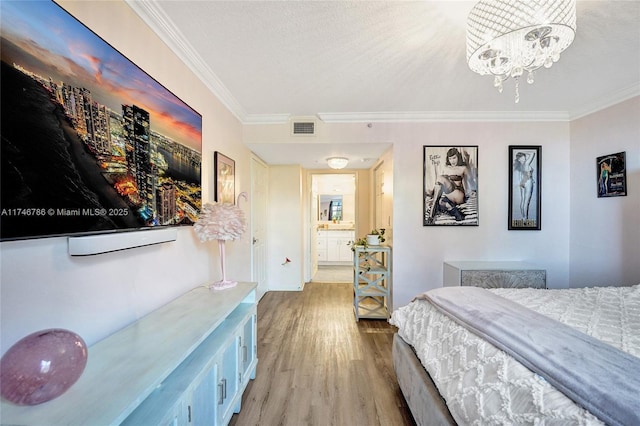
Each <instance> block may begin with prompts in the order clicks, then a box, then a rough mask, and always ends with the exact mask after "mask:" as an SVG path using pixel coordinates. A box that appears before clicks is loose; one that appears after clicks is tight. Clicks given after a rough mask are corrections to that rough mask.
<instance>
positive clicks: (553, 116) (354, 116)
mask: <svg viewBox="0 0 640 426" xmlns="http://www.w3.org/2000/svg"><path fill="white" fill-rule="evenodd" d="M318 117H320V118H321V119H322V121H324V122H326V123H362V122H365V123H372V122H380V123H400V122H403V123H423V122H443V121H445V122H446V121H465V122H469V121H485V122H486V121H499V122H503V121H569V120H570V117H569V113H567V112H565V111H519V112H514V111H428V112H427V111H425V112H362V113H319V114H318Z"/></svg>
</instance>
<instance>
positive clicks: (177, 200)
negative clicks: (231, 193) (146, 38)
mask: <svg viewBox="0 0 640 426" xmlns="http://www.w3.org/2000/svg"><path fill="white" fill-rule="evenodd" d="M0 7H2V10H1V14H0V16H1V19H2V22H1V25H0V28H1V43H2V44H1V46H0V52H1V59H2V69H1V71H0V79H1V84H2V87H1V92H0V93H1V96H2V105H1V108H2V110H1V120H2V121H1V122H0V123H1V136H2V153H1V156H2V157H1V162H2V163H1V166H0V167H1V169H0V171H1V179H2V180H1V191H2V192H1V193H0V196H1V199H0V203H1V204H0V212H1V216H0V239H1V240H5V241H6V240H16V239H26V238H37V237H51V236H60V235H89V234H98V233H114V232H121V231H131V230H140V229H147V228H161V227H167V226H179V225H190V224H193V223H194V222H195V220H196V218H197V215H198V213H199V211H200V208H201V203H202V202H201V172H200V169H201V158H202V117H201V116H200V114H198V113H197V112H196V111H194V110H193V109H192V108H190V107H189V106H188V105H187V104H185V103H184V102H183V101H181V100H180V99H179V98H178V97H176V96H175V95H174V94H173V93H171V92H170V91H169V90H167V89H166V88H165V87H164V86H163V85H161V84H160V83H158V82H157V81H156V80H155V79H153V78H152V77H151V76H149V75H148V74H146V73H145V72H144V71H143V70H142V69H140V68H139V67H138V66H136V64H134V63H133V62H131V61H130V60H129V59H127V58H126V57H125V56H123V55H122V54H121V53H119V52H118V51H117V50H116V49H114V48H113V47H112V46H111V45H109V44H108V43H107V42H106V41H104V40H103V39H101V38H100V37H98V36H97V35H96V34H95V33H93V32H92V31H91V30H89V29H88V28H87V27H86V26H84V25H83V24H82V23H80V22H79V21H78V20H76V19H75V18H74V17H73V16H71V15H70V14H69V13H67V12H66V11H65V10H64V9H62V8H61V7H60V6H59V5H57V4H56V3H54V2H52V1H37V2H30V1H2V2H0ZM113 24H114V25H117V22H114V23H113ZM137 42H139V40H136V39H132V40H131V43H137Z"/></svg>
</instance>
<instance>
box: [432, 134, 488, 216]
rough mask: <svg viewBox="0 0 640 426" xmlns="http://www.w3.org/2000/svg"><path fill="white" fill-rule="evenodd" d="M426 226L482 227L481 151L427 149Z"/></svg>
mask: <svg viewBox="0 0 640 426" xmlns="http://www.w3.org/2000/svg"><path fill="white" fill-rule="evenodd" d="M423 149H424V153H423V155H424V157H423V160H424V161H423V187H424V191H423V202H424V205H423V211H422V214H423V225H424V226H436V225H446V226H451V225H453V226H455V225H471V226H477V225H478V147H477V146H468V145H467V146H462V145H459V146H451V145H441V146H436V145H425V146H424V147H423Z"/></svg>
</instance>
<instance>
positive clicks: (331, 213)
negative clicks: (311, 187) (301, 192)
mask: <svg viewBox="0 0 640 426" xmlns="http://www.w3.org/2000/svg"><path fill="white" fill-rule="evenodd" d="M342 212H343V210H342V195H337V194H320V195H318V221H333V220H342Z"/></svg>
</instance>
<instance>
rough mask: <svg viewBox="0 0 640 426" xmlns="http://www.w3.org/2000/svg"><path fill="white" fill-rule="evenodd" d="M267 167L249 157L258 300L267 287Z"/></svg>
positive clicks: (253, 265)
mask: <svg viewBox="0 0 640 426" xmlns="http://www.w3.org/2000/svg"><path fill="white" fill-rule="evenodd" d="M268 190H269V187H268V169H267V166H266V165H265V164H264V163H263V162H262V161H260V160H259V159H258V158H256V157H252V158H251V237H252V241H253V245H252V250H251V280H252V281H254V282H257V283H258V289H257V297H258V300H260V299H261V298H262V296H264V294H265V293H266V292H267V290H269V289H268V282H267V241H266V237H267V200H268Z"/></svg>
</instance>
